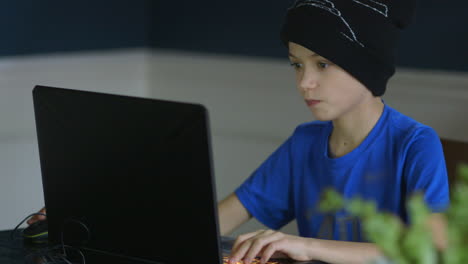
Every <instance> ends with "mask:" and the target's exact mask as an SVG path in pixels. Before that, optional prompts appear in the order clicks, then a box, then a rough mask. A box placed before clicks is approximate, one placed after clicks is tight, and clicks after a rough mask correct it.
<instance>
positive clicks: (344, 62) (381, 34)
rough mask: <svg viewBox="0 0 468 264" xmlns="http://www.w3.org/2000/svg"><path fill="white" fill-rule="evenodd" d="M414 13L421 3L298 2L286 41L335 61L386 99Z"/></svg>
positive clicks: (291, 10)
mask: <svg viewBox="0 0 468 264" xmlns="http://www.w3.org/2000/svg"><path fill="white" fill-rule="evenodd" d="M414 8H415V0H298V1H296V2H295V3H294V5H293V6H292V7H290V8H289V9H288V12H287V14H286V18H285V21H284V24H283V27H282V29H281V40H282V42H283V43H284V44H285V45H286V46H288V42H289V41H291V42H294V43H297V44H299V45H301V46H304V47H306V48H308V49H310V50H312V51H313V52H316V53H317V54H319V55H320V56H323V57H324V58H327V59H329V60H331V61H332V62H333V63H335V64H337V65H338V66H340V67H341V68H343V69H344V70H345V71H347V72H348V73H349V74H351V75H352V76H353V77H354V78H356V79H357V80H358V81H360V82H361V83H362V84H364V85H365V86H366V87H367V89H369V90H370V91H371V92H372V94H373V95H374V96H381V95H383V94H384V92H385V88H386V85H387V81H388V79H389V78H390V77H391V76H392V75H393V74H394V73H395V58H394V57H395V52H396V47H397V40H398V37H399V33H400V31H401V29H403V28H405V27H406V26H407V25H408V24H409V22H410V20H411V17H412V16H413V12H414Z"/></svg>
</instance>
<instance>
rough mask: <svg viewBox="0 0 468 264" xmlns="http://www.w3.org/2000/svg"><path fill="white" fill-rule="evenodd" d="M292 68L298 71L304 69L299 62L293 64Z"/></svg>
mask: <svg viewBox="0 0 468 264" xmlns="http://www.w3.org/2000/svg"><path fill="white" fill-rule="evenodd" d="M291 66H292V67H293V68H294V69H296V70H297V69H300V68H302V64H300V63H297V62H292V63H291Z"/></svg>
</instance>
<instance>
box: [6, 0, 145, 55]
mask: <svg viewBox="0 0 468 264" xmlns="http://www.w3.org/2000/svg"><path fill="white" fill-rule="evenodd" d="M149 11H150V9H149V8H148V2H147V1H139V0H133V1H129V0H112V1H111V0H94V1H93V0H80V1H66V0H40V1H38V0H10V1H2V4H1V5H0V29H1V32H2V39H1V41H0V56H8V55H21V54H31V53H49V52H57V51H76V50H93V49H112V48H124V47H140V46H144V45H146V43H147V42H148V38H149V37H148V34H149V30H148V27H147V25H148V24H149V22H148V18H149V17H150V16H149V14H148V12H149Z"/></svg>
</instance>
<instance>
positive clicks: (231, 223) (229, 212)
mask: <svg viewBox="0 0 468 264" xmlns="http://www.w3.org/2000/svg"><path fill="white" fill-rule="evenodd" d="M218 217H219V226H220V232H221V235H227V234H229V233H231V232H232V231H234V230H235V229H236V228H237V227H239V226H240V225H242V224H243V223H245V222H247V221H248V220H249V219H250V218H252V215H250V213H249V212H248V211H247V209H245V207H244V206H243V205H242V203H241V202H240V201H239V198H237V196H236V194H235V193H232V194H231V195H229V196H228V197H226V198H225V199H224V200H222V201H221V202H219V203H218Z"/></svg>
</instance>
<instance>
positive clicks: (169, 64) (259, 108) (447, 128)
mask: <svg viewBox="0 0 468 264" xmlns="http://www.w3.org/2000/svg"><path fill="white" fill-rule="evenodd" d="M35 84H42V85H50V86H59V87H67V88H74V89H80V90H92V91H101V92H110V93H116V94H127V95H136V96H145V97H153V98H161V99H171V100H180V101H186V102H197V103H202V104H205V105H206V106H207V108H208V109H209V111H210V117H211V127H212V135H213V139H212V141H213V153H214V161H215V174H216V182H217V191H218V199H221V198H224V197H225V196H226V195H227V194H229V193H230V192H232V191H233V190H234V189H235V188H236V187H237V186H238V185H239V184H240V183H241V182H242V181H243V180H244V179H246V178H247V177H248V176H249V175H250V174H251V173H252V171H253V170H254V169H255V168H256V167H257V166H258V165H259V164H260V163H261V162H262V161H263V160H264V159H265V158H266V157H267V156H268V155H269V154H270V153H271V152H272V151H274V150H275V149H276V147H278V145H279V144H281V143H282V142H283V140H284V139H285V138H286V137H287V136H289V135H290V134H291V133H292V131H293V129H294V128H295V127H296V125H298V124H299V123H302V122H304V121H308V120H312V116H311V114H310V113H309V112H308V110H307V108H306V106H305V105H304V103H303V102H302V99H301V98H300V96H299V95H298V94H297V92H296V88H295V84H294V76H293V71H292V69H291V68H290V66H289V64H288V62H287V60H286V58H285V59H284V60H278V59H260V58H249V57H233V56H216V55H206V54H193V53H187V52H171V51H154V52H151V53H149V52H148V51H147V50H121V51H109V52H99V53H93V52H91V53H77V54H55V55H53V56H28V57H15V58H3V59H0V211H1V212H2V214H1V217H0V230H1V229H9V228H12V227H13V226H14V225H15V224H16V223H17V222H18V221H19V220H20V219H21V218H22V217H24V216H25V215H26V214H28V213H30V212H32V211H34V210H37V209H38V208H39V207H41V205H42V204H43V198H42V185H41V181H40V172H39V159H38V153H37V142H36V138H35V127H34V115H33V109H32V100H31V90H32V87H33V86H34V85H35ZM385 100H386V102H387V103H389V104H390V105H391V106H393V107H395V108H397V109H398V110H400V111H401V112H403V113H405V114H407V115H410V116H412V117H414V118H415V119H417V120H420V121H421V122H423V123H426V124H428V125H431V126H432V127H434V128H435V129H436V130H437V131H438V132H439V134H440V135H441V136H444V137H448V138H452V139H459V140H465V141H468V133H467V132H468V108H467V106H466V105H467V104H468V73H445V72H417V71H408V70H400V71H399V72H398V73H397V75H396V76H395V77H394V78H393V79H392V81H391V82H390V87H389V88H388V92H387V95H386V96H385ZM260 227H261V225H260V224H259V223H258V222H256V221H251V222H249V223H248V224H246V225H245V226H243V227H242V228H240V229H239V230H238V231H237V232H235V234H239V233H242V232H246V231H250V230H254V229H257V228H260ZM284 231H286V232H289V233H296V230H295V226H294V223H292V224H291V225H289V226H287V227H286V228H285V229H284Z"/></svg>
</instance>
